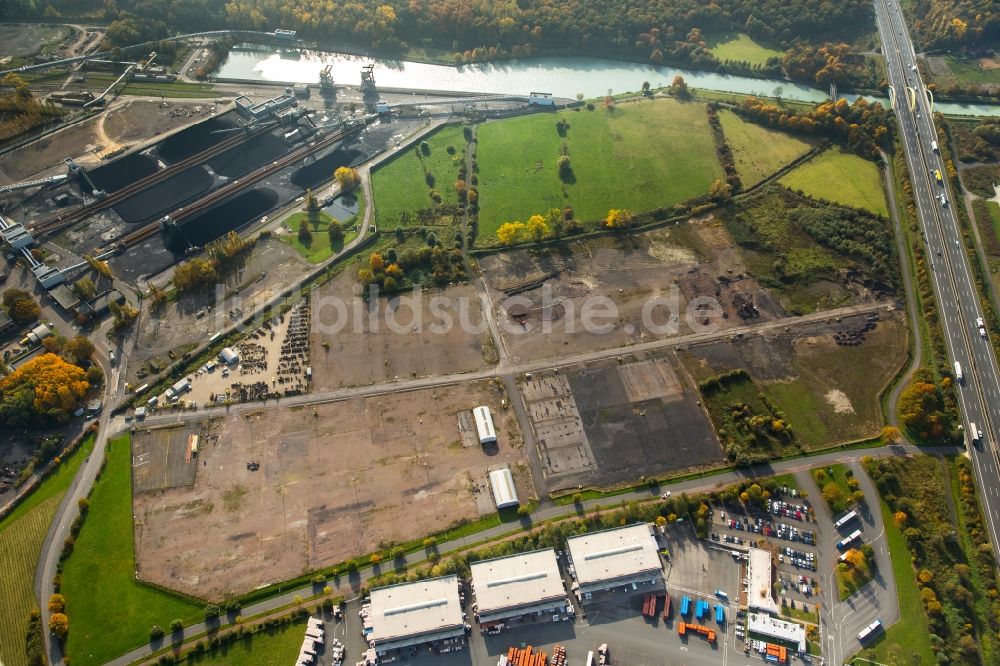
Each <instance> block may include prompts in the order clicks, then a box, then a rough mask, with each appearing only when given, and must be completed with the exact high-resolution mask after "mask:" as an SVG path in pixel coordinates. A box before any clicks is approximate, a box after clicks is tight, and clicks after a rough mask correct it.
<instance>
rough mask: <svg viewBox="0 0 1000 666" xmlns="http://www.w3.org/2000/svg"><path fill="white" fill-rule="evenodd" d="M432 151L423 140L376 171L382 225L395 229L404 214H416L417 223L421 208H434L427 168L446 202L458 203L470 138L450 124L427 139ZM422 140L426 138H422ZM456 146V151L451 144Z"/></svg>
mask: <svg viewBox="0 0 1000 666" xmlns="http://www.w3.org/2000/svg"><path fill="white" fill-rule="evenodd" d="M424 141H426V142H427V145H428V148H429V150H430V152H429V153H428V154H424V151H422V150H421V147H420V146H421V144H420V143H418V144H417V145H415V146H411V147H410V148H407V149H406V150H404V151H401V152H400V153H399V154H398V155H396V156H395V157H393V159H392V160H390V161H389V162H387V163H385V164H383V165H382V166H380V167H379V168H378V169H377V170H375V171H374V172H373V173H372V193H373V195H374V197H375V219H376V222H377V223H378V225H379V226H382V227H385V228H387V229H394V228H395V227H397V226H399V225H400V215H401V214H402V213H404V212H409V213H411V214H412V222H411V224H416V220H417V215H416V213H417V211H420V210H424V209H426V208H430V207H431V206H432V204H433V202H432V201H431V198H430V191H431V188H430V186H429V185H428V184H427V179H426V176H425V173H426V172H428V171H429V172H430V173H431V174H432V175H433V176H434V188H435V189H436V190H437V191H438V192H439V193H440V194H441V198H442V201H443V202H444V203H452V204H454V203H458V193H457V192H456V191H455V181H456V180H458V168H459V162H460V161H461V160H463V159H465V152H464V151H465V146H466V143H467V142H466V140H465V137H464V136H463V128H462V127H461V126H460V125H447V126H445V127H443V128H441V129H440V130H438V131H437V132H435V133H434V134H432V135H431V136H429V137H427V138H426V139H424ZM421 143H422V142H421ZM449 147H451V148H453V149H454V152H453V153H449V152H448V148H449Z"/></svg>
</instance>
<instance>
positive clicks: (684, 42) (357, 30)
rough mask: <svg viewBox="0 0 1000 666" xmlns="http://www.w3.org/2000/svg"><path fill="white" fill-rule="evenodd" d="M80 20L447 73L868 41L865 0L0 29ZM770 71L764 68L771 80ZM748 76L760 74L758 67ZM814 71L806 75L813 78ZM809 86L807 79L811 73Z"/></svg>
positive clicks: (673, 0)
mask: <svg viewBox="0 0 1000 666" xmlns="http://www.w3.org/2000/svg"><path fill="white" fill-rule="evenodd" d="M38 14H42V15H44V16H45V17H48V18H56V17H64V18H71V17H84V16H85V17H89V18H94V19H103V20H106V21H109V22H113V23H112V26H111V30H110V31H109V40H110V41H111V42H112V44H113V45H117V46H125V45H128V44H129V43H135V41H134V40H136V39H137V38H141V39H146V40H153V39H159V38H161V37H163V36H166V35H167V34H168V33H170V32H173V31H183V32H187V31H199V30H206V29H214V28H223V27H232V28H246V29H256V30H271V29H274V28H276V27H283V28H289V29H294V30H297V31H299V33H300V35H301V36H303V37H306V38H311V39H317V40H338V41H341V42H345V43H347V44H351V45H355V46H358V47H360V46H363V47H364V48H365V49H370V50H372V51H375V52H380V53H384V54H401V53H404V52H406V51H407V50H409V49H413V48H418V49H435V50H439V51H443V52H448V53H452V54H453V57H454V59H455V60H457V61H463V60H488V59H491V58H505V57H511V56H513V57H518V56H529V55H538V54H590V55H614V56H619V57H627V58H630V59H636V60H648V61H651V62H655V63H660V62H668V63H678V64H688V65H693V66H698V67H702V68H721V69H729V70H742V71H749V70H754V67H751V66H750V65H749V64H748V63H729V62H727V63H720V62H719V61H718V60H717V59H716V58H715V57H714V56H713V54H712V53H711V50H710V48H709V47H708V46H707V44H706V41H705V39H706V38H705V36H707V35H710V34H712V35H720V34H725V33H732V32H745V33H747V34H749V35H750V36H751V37H753V38H755V39H757V40H760V41H762V42H766V43H769V44H773V45H777V46H780V47H781V48H783V49H788V48H791V47H792V46H794V45H798V44H800V43H802V42H815V43H816V44H817V45H822V44H825V43H826V42H828V41H830V40H836V41H844V40H846V41H850V40H852V39H853V38H855V37H857V36H858V35H861V34H866V33H869V32H871V30H872V28H873V26H874V22H873V18H872V6H871V3H870V2H868V1H867V0H841V1H840V2H836V3H831V2H826V1H825V0H799V1H798V2H795V3H788V2H780V1H778V0H717V1H716V2H708V3H706V2H702V1H701V0H517V1H514V0H503V1H498V2H493V1H487V0H385V2H384V4H377V3H374V2H360V1H358V0H353V1H343V0H341V1H337V0H231V1H229V2H224V1H223V0H206V1H204V2H199V1H197V0H120V1H119V2H117V3H114V2H106V1H105V0H51V1H50V2H48V3H42V2H39V3H37V4H35V3H33V2H32V1H31V0H8V1H7V2H4V3H0V18H5V19H11V18H26V17H31V16H37V15H38ZM774 66H776V63H775V64H774V65H772V66H771V67H770V70H773V68H774ZM756 68H757V69H761V67H760V66H759V65H757V66H756ZM821 68H822V66H821V67H818V68H816V69H821ZM812 74H815V71H813V72H812V73H811V74H810V76H811V75H812Z"/></svg>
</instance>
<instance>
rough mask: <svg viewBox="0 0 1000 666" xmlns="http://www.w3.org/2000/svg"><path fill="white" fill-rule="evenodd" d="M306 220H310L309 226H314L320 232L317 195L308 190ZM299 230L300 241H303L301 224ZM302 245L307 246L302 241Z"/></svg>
mask: <svg viewBox="0 0 1000 666" xmlns="http://www.w3.org/2000/svg"><path fill="white" fill-rule="evenodd" d="M306 219H308V220H309V224H311V225H312V227H313V229H314V230H316V231H319V202H318V201H316V195H315V194H313V191H312V190H306ZM299 229H300V233H299V236H300V237H299V240H300V241H302V238H301V229H302V225H301V224H300V225H299ZM309 240H310V241H311V240H312V238H311V237H310V239H309ZM302 244H303V245H305V244H306V242H305V241H302Z"/></svg>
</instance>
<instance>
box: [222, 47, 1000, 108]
mask: <svg viewBox="0 0 1000 666" xmlns="http://www.w3.org/2000/svg"><path fill="white" fill-rule="evenodd" d="M369 63H374V65H375V69H374V74H375V82H376V84H377V85H378V86H383V87H387V88H417V89H421V90H460V91H465V92H475V93H483V94H515V95H527V94H528V93H529V92H534V91H538V92H546V93H551V94H553V95H555V96H557V97H568V98H575V97H576V96H577V95H578V94H583V96H584V97H587V98H594V97H600V96H603V95H606V94H608V92H609V91H610V92H611V93H612V94H619V93H626V92H637V91H638V90H639V89H640V88H641V87H642V83H643V82H644V81H649V83H650V85H652V86H653V87H654V88H656V87H660V86H666V85H670V82H671V81H672V80H673V78H674V76H675V75H677V74H680V75H681V76H683V77H684V80H685V81H686V82H687V84H688V85H689V86H692V87H694V88H704V89H706V90H719V91H723V92H734V93H743V94H748V95H764V96H771V95H774V92H775V90H776V89H778V88H780V89H781V91H780V92H781V96H782V97H784V98H786V99H793V100H798V101H803V102H813V103H815V102H822V101H823V100H825V99H828V97H829V95H828V93H827V92H825V91H822V90H819V89H818V88H812V87H810V86H805V85H802V84H798V83H791V82H789V81H782V80H779V79H756V78H752V77H748V76H734V75H729V74H719V73H717V72H705V71H698V70H688V69H675V68H672V67H656V66H654V65H644V64H639V63H629V62H621V61H618V60H609V59H606V58H588V57H546V58H526V59H522V60H504V61H502V62H496V63H477V64H471V65H462V66H459V67H452V66H448V65H432V64H428V63H421V62H410V61H405V60H378V59H372V58H368V57H365V56H351V55H346V54H342V53H329V52H324V51H307V50H301V51H299V50H287V49H286V50H281V51H279V50H278V49H267V48H264V49H261V48H259V47H258V48H254V49H242V48H237V49H233V50H232V51H231V52H230V53H229V57H228V58H227V59H226V61H225V62H224V63H223V65H222V68H221V69H220V71H219V73H218V77H219V78H228V79H249V80H259V81H286V82H290V83H318V82H319V73H320V70H322V69H323V68H324V67H326V66H327V65H330V66H331V67H332V70H331V75H332V77H333V80H334V82H335V83H338V84H342V85H355V86H356V85H359V84H360V82H361V67H362V65H366V64H369ZM844 97H846V98H847V99H848V100H849V101H853V99H854V98H855V97H856V96H854V95H844ZM875 99H877V100H878V101H881V102H882V103H883V104H885V103H886V100H884V99H879V98H875ZM935 108H936V110H938V111H941V112H942V113H945V114H951V115H973V116H983V115H985V116H997V115H1000V105H990V104H955V103H945V104H936V105H935Z"/></svg>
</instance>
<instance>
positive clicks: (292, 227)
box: [280, 211, 364, 264]
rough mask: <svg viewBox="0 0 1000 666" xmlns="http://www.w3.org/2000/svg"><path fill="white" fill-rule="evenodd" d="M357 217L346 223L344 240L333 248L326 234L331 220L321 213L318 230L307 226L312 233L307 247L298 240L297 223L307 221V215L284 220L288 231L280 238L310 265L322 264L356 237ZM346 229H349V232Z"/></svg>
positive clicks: (302, 214)
mask: <svg viewBox="0 0 1000 666" xmlns="http://www.w3.org/2000/svg"><path fill="white" fill-rule="evenodd" d="M363 214H364V211H359V215H363ZM357 217H358V216H354V219H355V221H354V222H348V223H347V224H346V225H345V230H344V239H343V240H342V241H340V242H339V243H337V244H336V245H335V246H331V245H330V234H329V233H327V227H328V226H329V225H330V221H331V220H332V219H333V218H332V217H330V215H329V214H327V213H325V212H323V211H320V213H319V220H320V223H319V229H318V230H316V229H315V228H314V227H313V225H312V224H310V225H309V231H310V232H312V242H310V243H309V244H308V245H303V244H302V241H300V240H299V223H300V222H301V221H302V220H308V219H309V214H308V213H295V214H294V215H292V216H290V217H289V218H288V219H287V220H285V222H284V224H285V226H286V227H287V228H288V231H287V232H286V233H285V234H284V235H282V236H280V238H281V240H283V241H284V242H286V243H288V244H289V245H291V246H292V247H293V248H295V251H296V252H298V253H299V254H301V255H302V256H303V257H305V258H306V260H308V261H309V262H310V263H313V264H318V263H322V262H323V261H326V260H327V259H329V258H330V257H332V256H333V255H334V253H336V252H340V251H341V250H343V249H344V246H345V245H347V244H348V243H350V242H351V241H352V240H354V238H355V237H356V236H357V235H358V230H357V221H356V220H357ZM348 228H349V229H350V230H349V231H348Z"/></svg>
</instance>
